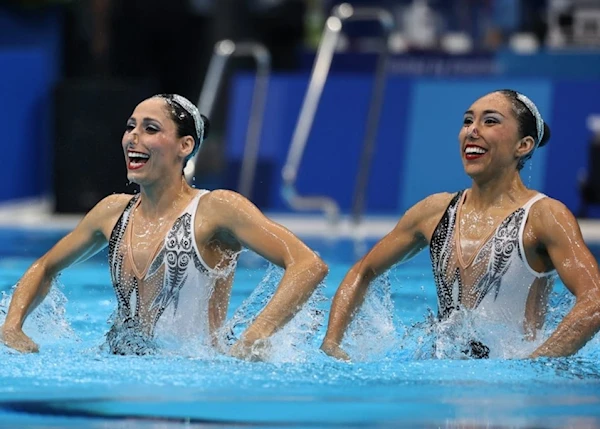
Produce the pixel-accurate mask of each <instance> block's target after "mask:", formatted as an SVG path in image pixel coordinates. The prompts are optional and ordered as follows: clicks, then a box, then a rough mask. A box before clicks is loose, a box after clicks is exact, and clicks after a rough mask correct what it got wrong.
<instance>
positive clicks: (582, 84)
mask: <svg viewBox="0 0 600 429" xmlns="http://www.w3.org/2000/svg"><path fill="white" fill-rule="evenodd" d="M61 38H62V36H61V15H60V13H59V9H56V10H53V9H46V10H45V11H44V13H39V14H36V13H28V14H27V15H24V14H21V15H20V14H17V13H15V12H14V11H13V12H11V11H7V10H2V9H0V129H1V130H2V133H1V139H0V145H1V147H2V153H3V158H2V168H0V183H1V185H0V201H5V200H10V199H15V198H22V197H28V196H35V195H41V194H44V193H49V192H51V191H52V187H51V183H52V181H51V180H50V179H51V166H52V147H53V142H52V138H51V137H52V122H53V111H52V104H53V100H52V94H53V91H54V87H55V85H56V83H57V82H58V80H59V79H60V64H61V49H60V47H61V43H62V41H61V40H62V39H61ZM374 60H375V58H374V57H373V56H372V55H371V56H369V55H360V56H359V55H354V56H353V55H352V54H350V55H346V56H344V55H339V56H338V55H336V60H334V65H333V69H332V70H333V73H332V76H331V78H330V80H328V82H327V85H326V87H325V91H324V93H323V97H322V100H321V103H320V105H319V110H318V112H317V117H316V119H315V122H314V127H313V129H312V132H311V134H310V138H309V141H308V146H307V148H306V153H305V157H304V161H303V163H302V166H301V169H300V174H299V177H298V182H297V187H298V190H299V192H301V193H302V194H324V195H329V196H331V197H333V198H335V199H336V200H337V201H338V202H339V203H340V205H341V207H342V208H343V209H344V210H345V211H348V210H349V209H350V207H351V204H352V195H353V192H354V188H355V185H356V183H355V178H356V173H357V171H358V165H359V157H360V149H361V145H362V142H363V138H364V133H365V125H366V124H365V121H366V116H367V108H368V103H369V100H370V97H371V88H372V75H371V74H370V71H371V70H372V68H373V65H374ZM306 65H307V67H308V68H307V69H305V70H302V71H301V72H300V73H298V74H294V75H281V74H278V75H274V76H272V79H271V82H270V87H269V94H268V102H267V108H266V109H267V111H266V118H267V119H266V121H265V125H264V128H263V135H262V142H261V149H260V159H261V168H262V169H264V170H261V171H260V172H259V175H258V176H259V178H260V179H259V182H258V183H256V185H255V190H256V195H255V200H257V201H261V206H262V208H264V209H268V210H274V211H281V210H288V207H287V205H286V204H285V202H284V201H283V200H282V198H281V196H280V187H281V168H282V166H283V163H284V162H285V157H286V155H287V150H288V147H289V144H290V142H291V139H292V134H293V131H294V128H295V125H296V121H297V118H298V114H299V111H300V107H301V105H302V101H303V98H304V94H305V91H306V88H307V84H308V78H309V70H310V66H311V65H312V58H308V60H307V61H306ZM339 70H345V72H344V73H339ZM348 70H352V71H353V72H348ZM390 74H391V75H390V77H389V79H388V81H387V86H386V94H385V100H384V105H383V111H382V116H381V122H380V126H379V130H378V136H377V150H376V152H375V156H374V163H373V168H372V171H371V176H370V181H369V187H368V198H367V208H368V210H369V211H370V212H372V213H386V214H391V213H394V214H398V213H401V212H402V211H404V210H406V208H408V207H409V206H410V205H412V204H414V203H415V202H417V201H418V200H419V199H421V198H423V197H424V196H426V195H428V194H430V193H432V192H439V191H454V190H457V189H460V188H463V187H466V186H468V185H469V180H468V179H467V177H466V176H465V175H464V174H463V171H462V166H461V162H460V157H459V154H458V143H457V133H458V131H459V128H460V126H461V121H462V113H463V112H464V110H465V109H466V108H467V107H468V106H469V105H470V103H471V102H473V101H474V100H475V99H476V98H477V97H479V96H480V95H482V94H485V93H486V92H488V91H491V90H494V89H497V88H502V87H511V88H515V89H519V90H521V91H523V92H525V93H526V94H528V95H529V96H531V98H533V99H534V100H535V102H536V103H537V104H538V106H539V107H540V110H541V111H542V113H543V115H544V116H545V118H546V120H547V122H548V123H549V124H550V126H551V128H552V134H553V137H552V140H551V142H550V144H549V145H548V146H547V147H545V148H542V149H541V150H539V151H538V153H537V154H536V155H535V156H534V158H533V162H532V163H531V165H530V166H527V167H526V168H525V170H524V171H523V178H524V181H525V183H526V184H528V185H530V186H532V187H536V188H539V189H540V190H542V191H544V192H546V193H548V194H549V195H551V196H553V197H556V198H559V199H561V200H562V201H564V202H565V203H566V204H567V206H568V207H570V208H571V209H572V210H573V211H577V209H578V206H579V196H578V187H577V175H578V173H579V171H580V170H581V169H582V168H585V167H586V164H587V148H588V144H589V139H590V137H591V136H590V131H589V130H588V129H587V127H586V121H587V117H588V116H589V115H590V114H600V101H599V100H600V55H598V54H597V53H594V52H577V53H575V52H570V53H565V52H563V53H548V52H544V53H540V54H537V55H532V56H522V55H516V54H514V53H511V52H499V53H498V54H496V55H494V54H483V55H468V56H463V57H454V56H448V55H439V54H431V55H430V54H419V55H409V56H395V57H393V58H392V59H391V64H390ZM252 87H253V79H252V77H251V76H248V75H243V74H242V75H237V76H236V77H235V81H234V83H233V90H232V91H231V100H230V101H231V103H230V104H229V109H230V110H229V119H228V129H227V135H226V143H227V149H226V150H227V156H228V159H229V160H230V161H231V165H232V166H235V167H234V168H232V169H231V170H230V171H228V172H227V174H229V175H234V176H237V170H238V169H239V162H240V160H241V157H242V153H243V147H244V143H245V134H246V127H247V121H248V114H249V109H250V102H251V96H252V89H253V88H252ZM559 172H560V173H559ZM224 182H227V183H229V184H233V183H235V181H234V180H229V181H226V180H224Z"/></svg>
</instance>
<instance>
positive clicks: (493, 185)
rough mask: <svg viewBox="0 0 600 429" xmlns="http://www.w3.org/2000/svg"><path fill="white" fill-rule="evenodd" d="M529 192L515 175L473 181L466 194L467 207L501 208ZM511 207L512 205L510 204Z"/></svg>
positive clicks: (517, 175)
mask: <svg viewBox="0 0 600 429" xmlns="http://www.w3.org/2000/svg"><path fill="white" fill-rule="evenodd" d="M528 191H529V190H528V189H527V187H526V186H525V185H524V184H523V181H522V180H521V176H520V175H519V174H518V173H517V174H515V175H513V176H512V177H501V178H496V179H494V180H487V181H483V180H473V181H472V184H471V189H469V191H468V193H467V199H468V200H469V206H471V207H473V208H474V209H475V210H485V209H488V208H490V207H501V206H502V205H504V204H507V203H515V202H517V201H518V200H519V199H520V197H521V196H522V195H523V193H525V192H528ZM511 205H512V204H511Z"/></svg>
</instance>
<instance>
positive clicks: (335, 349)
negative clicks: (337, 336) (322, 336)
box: [321, 341, 350, 362]
mask: <svg viewBox="0 0 600 429" xmlns="http://www.w3.org/2000/svg"><path fill="white" fill-rule="evenodd" d="M321 350H323V351H324V352H325V353H326V354H328V355H329V356H331V357H332V358H335V359H338V360H343V361H346V362H350V356H348V353H346V352H345V351H344V350H343V349H342V348H341V347H340V346H339V344H336V343H334V342H331V341H324V342H323V344H321Z"/></svg>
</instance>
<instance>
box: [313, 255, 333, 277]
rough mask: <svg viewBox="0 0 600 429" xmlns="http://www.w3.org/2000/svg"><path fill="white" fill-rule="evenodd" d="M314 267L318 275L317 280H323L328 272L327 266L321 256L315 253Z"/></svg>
mask: <svg viewBox="0 0 600 429" xmlns="http://www.w3.org/2000/svg"><path fill="white" fill-rule="evenodd" d="M315 258H316V259H315V262H314V269H315V272H316V273H317V276H318V277H319V279H320V280H319V281H321V280H323V279H324V278H325V277H327V274H329V266H328V265H327V264H326V263H325V261H323V260H322V259H321V258H319V257H318V256H316V255H315Z"/></svg>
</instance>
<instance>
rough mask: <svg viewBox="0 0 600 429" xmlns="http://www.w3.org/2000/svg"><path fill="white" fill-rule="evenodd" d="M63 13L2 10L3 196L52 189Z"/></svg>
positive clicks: (0, 143) (0, 141)
mask: <svg viewBox="0 0 600 429" xmlns="http://www.w3.org/2000/svg"><path fill="white" fill-rule="evenodd" d="M61 25H62V14H61V13H60V10H59V9H58V8H56V9H55V8H50V9H45V10H44V11H40V12H29V13H20V12H17V11H15V10H10V9H0V130H1V132H0V147H1V148H2V159H1V161H0V184H1V185H0V201H4V200H11V199H16V198H23V197H31V196H39V195H41V194H44V193H48V192H51V190H52V186H51V183H52V182H51V166H52V146H53V144H52V120H53V116H52V113H53V108H52V102H53V100H52V92H53V90H54V86H55V84H56V82H57V81H58V79H59V75H60V65H61V50H62V26H61Z"/></svg>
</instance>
